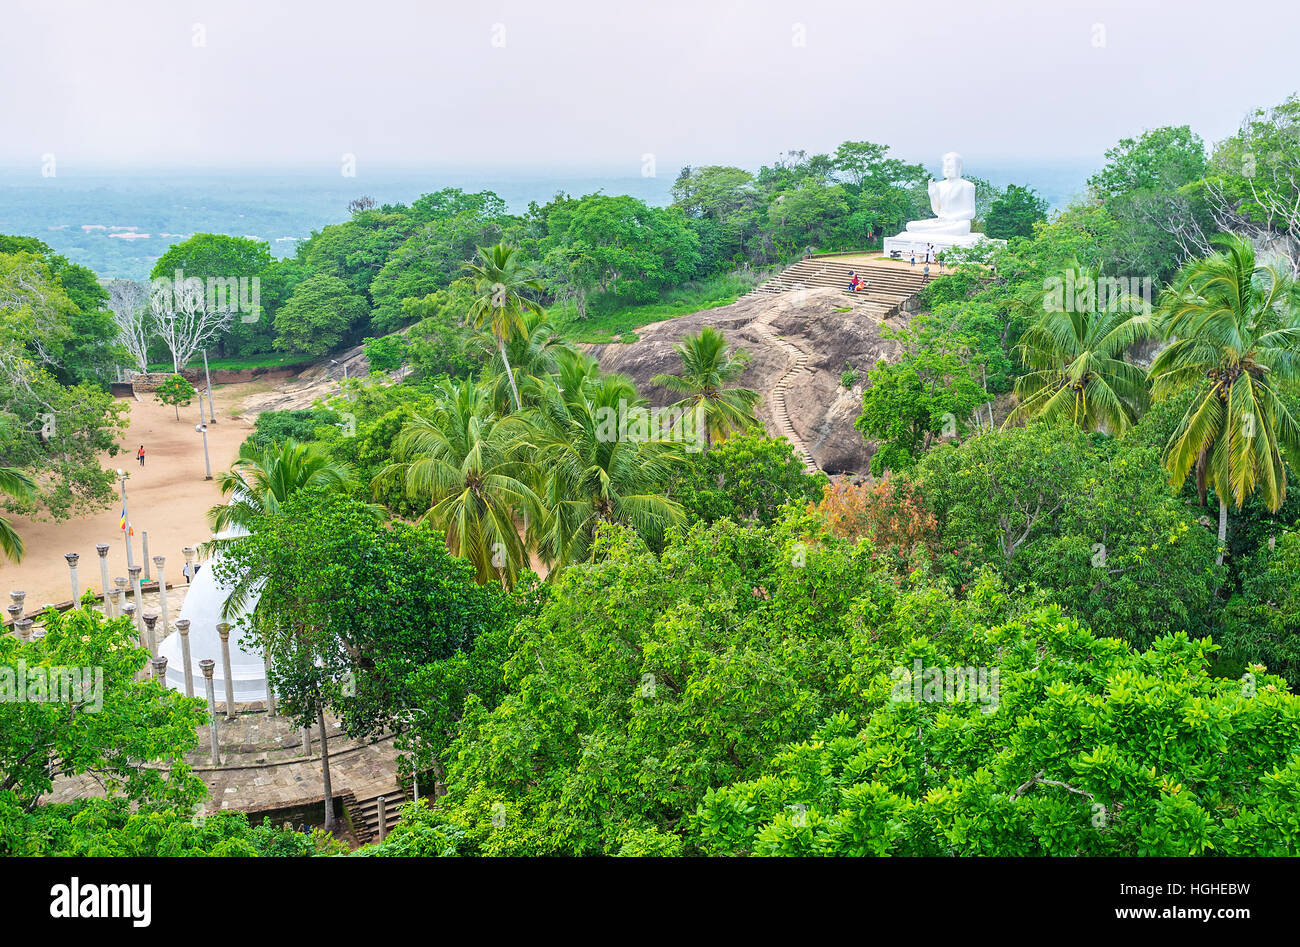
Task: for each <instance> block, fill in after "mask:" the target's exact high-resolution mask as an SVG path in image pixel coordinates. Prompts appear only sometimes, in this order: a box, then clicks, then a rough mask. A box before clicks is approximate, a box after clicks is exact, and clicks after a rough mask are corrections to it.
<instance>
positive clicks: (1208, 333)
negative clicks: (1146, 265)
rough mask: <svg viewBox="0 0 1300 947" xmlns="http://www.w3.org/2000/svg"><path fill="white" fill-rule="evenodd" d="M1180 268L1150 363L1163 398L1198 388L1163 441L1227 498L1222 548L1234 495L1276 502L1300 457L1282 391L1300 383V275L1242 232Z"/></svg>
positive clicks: (1171, 463) (1186, 468) (1239, 499)
mask: <svg viewBox="0 0 1300 947" xmlns="http://www.w3.org/2000/svg"><path fill="white" fill-rule="evenodd" d="M1216 243H1217V244H1218V245H1219V246H1221V247H1222V249H1221V250H1218V251H1216V252H1215V253H1212V254H1210V255H1209V256H1208V257H1205V258H1204V259H1200V260H1194V261H1191V262H1189V263H1187V264H1186V265H1184V266H1183V268H1182V269H1181V270H1180V271H1179V273H1178V275H1177V277H1176V278H1175V280H1174V283H1173V285H1172V286H1171V287H1170V289H1169V290H1168V291H1167V292H1166V294H1165V297H1164V299H1162V301H1161V313H1160V320H1161V328H1162V330H1163V332H1164V335H1165V337H1166V338H1168V339H1170V340H1171V341H1170V343H1169V345H1168V347H1167V348H1165V349H1164V350H1163V351H1161V352H1160V354H1159V355H1157V356H1156V358H1155V361H1153V362H1152V364H1151V377H1152V379H1153V381H1154V385H1153V388H1152V393H1153V395H1154V397H1155V398H1157V399H1161V398H1167V397H1170V396H1172V395H1175V394H1178V393H1179V392H1182V391H1185V390H1187V389H1189V388H1190V389H1193V390H1195V392H1196V396H1195V398H1194V399H1193V400H1192V403H1191V405H1190V406H1189V407H1188V409H1187V412H1186V413H1185V414H1184V415H1183V418H1182V420H1181V421H1180V422H1179V423H1178V427H1177V428H1176V429H1175V430H1174V433H1173V435H1172V437H1170V439H1169V444H1168V445H1167V446H1166V448H1165V454H1164V464H1165V469H1166V470H1167V471H1168V472H1169V475H1170V480H1171V482H1172V483H1173V484H1174V485H1178V484H1181V483H1183V482H1184V481H1185V480H1186V479H1187V475H1188V473H1189V472H1190V471H1191V470H1192V469H1193V468H1195V470H1196V487H1197V492H1198V493H1199V495H1200V497H1201V502H1202V503H1204V502H1205V498H1206V491H1207V489H1208V488H1209V487H1213V488H1214V492H1215V494H1216V495H1217V496H1218V498H1219V557H1218V562H1219V563H1220V564H1221V563H1222V562H1223V556H1224V550H1225V549H1226V548H1227V539H1228V502H1229V500H1231V501H1232V503H1233V504H1234V505H1235V506H1236V507H1237V508H1238V509H1240V508H1241V505H1242V504H1243V503H1244V502H1245V501H1246V498H1247V497H1248V496H1250V495H1251V494H1252V493H1254V492H1255V491H1256V490H1258V491H1260V494H1261V499H1262V500H1263V501H1264V505H1265V506H1267V507H1268V508H1269V509H1270V510H1277V509H1278V507H1280V506H1281V505H1282V501H1283V500H1284V499H1285V498H1286V467H1285V465H1284V463H1283V461H1284V459H1285V460H1287V461H1289V462H1290V463H1291V464H1292V465H1293V466H1295V465H1297V464H1300V424H1297V422H1296V419H1295V418H1294V417H1292V416H1291V413H1290V412H1289V411H1288V410H1287V408H1286V406H1285V405H1284V404H1283V402H1282V399H1281V397H1280V394H1281V393H1282V392H1283V391H1292V392H1294V391H1296V390H1297V388H1300V294H1298V293H1297V286H1296V284H1295V283H1294V282H1293V281H1292V280H1291V279H1290V278H1289V277H1288V276H1285V275H1283V274H1282V273H1280V272H1279V271H1278V270H1277V269H1276V268H1274V267H1273V266H1270V265H1267V264H1264V263H1261V262H1260V261H1258V260H1257V259H1256V257H1255V250H1254V247H1253V246H1252V245H1251V244H1250V242H1249V241H1248V240H1245V239H1243V238H1241V237H1237V236H1232V235H1225V236H1222V237H1220V238H1218V240H1216Z"/></svg>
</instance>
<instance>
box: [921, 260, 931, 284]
mask: <svg viewBox="0 0 1300 947" xmlns="http://www.w3.org/2000/svg"><path fill="white" fill-rule="evenodd" d="M921 282H922V283H928V282H930V264H929V263H927V264H925V273H924V275H922V277H921Z"/></svg>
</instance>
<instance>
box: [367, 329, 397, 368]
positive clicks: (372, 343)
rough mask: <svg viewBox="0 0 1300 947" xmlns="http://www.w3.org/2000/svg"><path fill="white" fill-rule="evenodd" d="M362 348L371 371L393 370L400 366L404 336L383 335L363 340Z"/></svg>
mask: <svg viewBox="0 0 1300 947" xmlns="http://www.w3.org/2000/svg"><path fill="white" fill-rule="evenodd" d="M362 348H363V350H364V351H365V353H366V359H367V360H368V361H369V362H370V370H371V371H372V372H393V371H397V369H399V368H401V367H402V362H403V361H404V360H405V357H406V349H407V342H406V337H405V336H401V335H385V336H381V337H379V338H377V339H375V338H368V339H366V340H364V342H363V343H362Z"/></svg>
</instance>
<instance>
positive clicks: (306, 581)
mask: <svg viewBox="0 0 1300 947" xmlns="http://www.w3.org/2000/svg"><path fill="white" fill-rule="evenodd" d="M229 557H230V559H229V562H228V563H227V562H221V563H219V564H218V566H217V568H218V569H219V570H222V573H221V574H222V575H242V574H252V575H257V576H265V577H266V581H265V583H264V584H263V586H262V589H261V597H260V599H259V601H258V604H257V608H256V611H255V613H254V619H253V622H252V627H251V628H249V629H247V631H249V632H250V633H251V635H252V637H253V639H254V640H255V641H256V642H257V643H258V645H259V646H266V647H268V648H269V649H270V654H271V655H272V671H271V673H272V677H273V679H274V681H275V686H276V692H277V694H278V695H280V706H281V707H282V708H283V710H284V712H285V713H287V714H289V715H292V716H294V717H295V718H297V719H298V720H300V721H301V722H302V723H304V724H306V723H307V722H308V721H311V720H314V719H315V716H316V713H317V709H318V708H319V707H320V706H329V707H332V708H333V709H334V710H335V712H336V713H338V715H339V718H340V720H341V722H342V725H343V727H344V729H345V730H346V731H347V732H348V733H349V734H351V735H352V736H354V737H365V736H372V735H376V734H378V733H380V732H382V731H386V730H392V729H396V730H399V731H401V732H403V733H404V734H405V737H404V743H403V748H404V749H406V750H408V751H409V752H411V753H412V754H413V755H414V756H415V758H416V759H417V760H418V761H419V763H420V766H421V768H423V767H424V766H427V765H428V764H429V762H431V760H432V759H433V758H436V756H437V754H438V753H439V752H440V750H441V749H442V748H443V746H445V743H446V739H447V734H448V733H449V732H451V731H452V729H453V728H454V725H455V722H456V720H457V719H458V718H459V717H460V714H461V708H462V706H463V705H464V702H465V700H466V699H467V696H468V695H470V694H474V695H475V697H476V699H477V701H478V702H479V703H480V704H484V705H486V706H494V705H495V698H496V692H497V690H498V689H499V687H500V666H501V660H502V657H503V656H502V654H501V650H502V648H503V647H504V640H502V639H501V638H500V637H496V638H492V639H491V640H490V641H484V642H483V643H482V644H480V643H479V638H480V636H483V635H489V634H495V635H498V636H499V635H500V634H502V633H503V632H504V631H508V629H509V628H510V627H511V626H512V625H513V623H514V619H515V617H516V615H517V612H516V606H515V605H514V604H513V603H512V601H511V600H510V599H508V598H507V597H506V595H505V594H504V593H503V592H502V591H501V589H500V588H498V587H494V586H491V585H487V586H483V585H479V584H477V583H476V582H475V575H474V569H473V567H472V566H470V565H469V564H468V563H467V562H465V561H464V560H462V559H458V558H454V557H452V556H451V555H450V554H449V553H448V552H447V548H446V546H445V545H444V543H443V541H442V539H441V538H440V537H439V536H438V535H437V534H435V533H434V532H432V531H431V530H430V529H429V528H428V527H426V526H419V525H411V524H408V523H401V522H392V523H387V524H383V523H381V522H380V521H379V519H378V518H377V517H375V515H374V510H373V509H372V508H371V507H370V506H368V505H367V504H365V503H362V502H361V501H359V500H355V499H352V498H349V497H346V496H344V495H342V494H339V493H337V492H325V491H323V490H321V489H319V488H312V489H308V490H303V491H300V492H298V493H295V494H294V495H293V496H291V497H290V498H289V499H287V500H286V501H285V502H284V503H282V504H280V506H279V507H278V509H276V510H274V511H271V512H269V513H267V514H265V515H263V516H262V517H260V518H259V519H258V521H257V529H256V531H255V532H254V533H253V535H252V536H251V537H249V538H248V539H245V540H241V541H240V542H239V543H238V544H236V545H234V546H233V547H232V548H231V551H230V553H229ZM342 603H348V607H340V606H341V604H342Z"/></svg>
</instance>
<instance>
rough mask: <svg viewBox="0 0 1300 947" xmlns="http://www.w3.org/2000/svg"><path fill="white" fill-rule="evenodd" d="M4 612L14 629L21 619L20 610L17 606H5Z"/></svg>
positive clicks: (21, 613) (21, 612) (21, 611)
mask: <svg viewBox="0 0 1300 947" xmlns="http://www.w3.org/2000/svg"><path fill="white" fill-rule="evenodd" d="M5 611H7V612H8V613H9V623H10V624H11V625H12V626H13V627H14V628H15V629H16V628H17V627H18V619H20V618H22V617H23V610H22V608H21V607H19V606H17V605H6V606H5Z"/></svg>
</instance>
